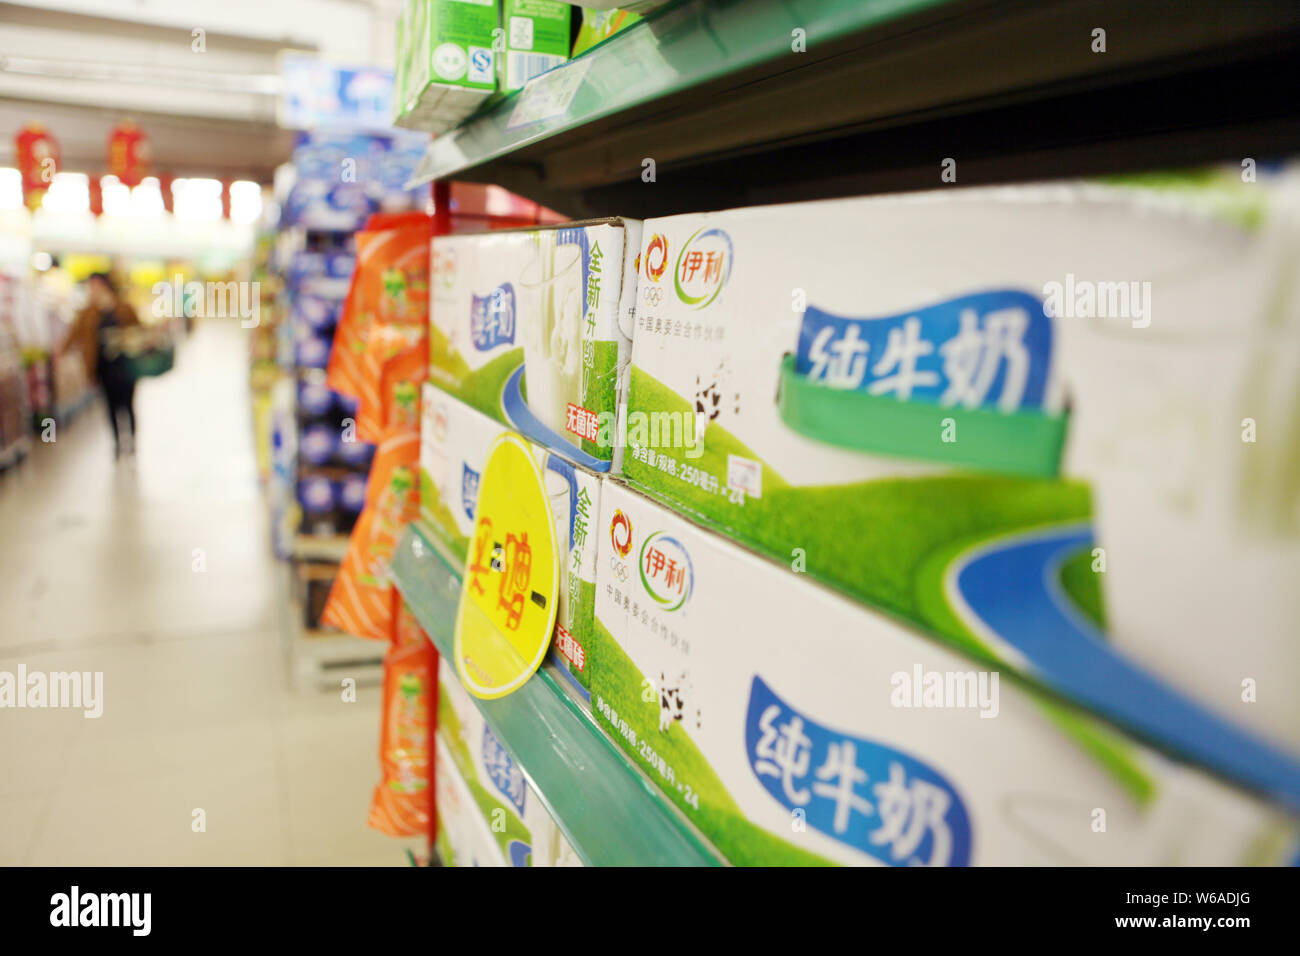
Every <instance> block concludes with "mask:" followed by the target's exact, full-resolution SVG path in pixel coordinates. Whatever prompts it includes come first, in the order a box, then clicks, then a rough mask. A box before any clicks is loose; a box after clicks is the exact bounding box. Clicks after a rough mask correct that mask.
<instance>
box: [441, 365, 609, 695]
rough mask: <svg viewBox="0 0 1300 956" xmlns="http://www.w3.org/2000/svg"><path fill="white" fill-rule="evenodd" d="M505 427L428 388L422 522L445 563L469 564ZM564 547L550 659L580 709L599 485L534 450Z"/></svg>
mask: <svg viewBox="0 0 1300 956" xmlns="http://www.w3.org/2000/svg"><path fill="white" fill-rule="evenodd" d="M508 431H509V429H508V428H506V426H504V425H502V424H500V423H499V422H496V421H494V420H493V419H491V418H488V417H487V416H486V415H484V414H482V413H480V412H476V411H475V410H474V409H472V408H470V407H469V406H468V405H466V404H464V403H463V402H460V401H458V400H457V399H455V398H452V397H451V396H450V395H448V394H446V393H445V392H442V391H440V390H439V389H437V388H435V387H434V386H432V385H429V384H427V383H426V384H425V385H424V392H423V396H422V407H421V415H420V478H419V480H420V518H421V520H422V521H423V522H424V524H425V526H426V527H427V528H428V529H429V530H430V531H431V532H432V533H433V535H434V536H435V537H436V538H437V539H438V541H439V542H440V543H441V544H443V545H444V546H445V547H446V550H447V551H448V554H449V557H451V558H453V559H455V561H456V562H457V563H458V564H459V565H460V566H462V567H463V566H464V564H465V562H466V561H467V559H468V558H469V557H470V551H471V548H472V541H471V538H472V536H473V533H474V518H475V506H476V503H477V501H478V487H479V480H480V478H481V477H482V475H483V470H484V466H485V464H486V462H487V458H488V452H489V449H490V448H491V447H492V443H493V442H494V441H495V440H496V439H497V438H498V436H500V435H502V434H505V433H506V432H508ZM532 447H533V449H534V454H535V456H536V458H537V462H538V464H539V465H540V466H541V468H542V473H543V475H544V476H545V480H546V488H547V494H548V495H549V497H550V501H551V509H552V511H553V512H554V515H555V529H556V540H557V541H560V542H563V545H562V547H563V549H564V555H563V560H562V561H561V563H560V581H561V588H560V596H559V610H558V611H557V616H556V628H555V640H554V642H553V643H552V648H551V657H552V659H553V660H554V662H555V663H556V664H557V666H558V667H559V668H560V670H561V673H563V674H565V675H567V676H568V678H569V683H570V684H571V685H573V686H571V687H570V688H569V689H570V690H571V691H572V692H573V693H574V694H575V695H576V696H577V697H578V698H579V699H580V700H583V701H585V700H586V698H587V696H588V690H587V689H588V688H589V687H590V686H591V670H590V668H589V667H588V664H587V660H586V652H585V647H586V644H587V642H588V640H589V634H590V630H591V614H592V604H593V601H594V593H595V586H596V585H595V581H596V551H597V543H596V536H595V534H594V533H592V530H591V529H592V527H593V525H594V523H595V521H596V519H597V514H598V512H599V509H600V490H601V482H600V479H599V478H598V477H597V476H596V475H595V474H593V473H592V472H590V471H587V470H585V469H583V468H579V467H577V466H575V465H573V464H571V463H570V462H568V461H567V460H565V459H564V458H563V457H561V456H560V455H558V454H556V453H554V452H548V451H545V450H544V449H542V448H540V447H538V446H536V445H533V446H532Z"/></svg>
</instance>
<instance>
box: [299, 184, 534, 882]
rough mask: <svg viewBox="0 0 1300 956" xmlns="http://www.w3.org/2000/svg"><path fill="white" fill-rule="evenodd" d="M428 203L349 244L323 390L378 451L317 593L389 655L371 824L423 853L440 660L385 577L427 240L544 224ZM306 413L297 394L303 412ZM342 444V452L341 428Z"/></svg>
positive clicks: (338, 621) (402, 470)
mask: <svg viewBox="0 0 1300 956" xmlns="http://www.w3.org/2000/svg"><path fill="white" fill-rule="evenodd" d="M435 202H436V204H437V205H438V206H439V207H440V214H438V215H436V216H429V215H425V214H423V213H407V214H376V215H372V216H371V217H370V219H369V220H368V221H367V223H366V224H365V228H364V229H362V230H361V231H359V232H358V233H356V235H355V247H356V252H357V261H356V268H355V270H354V271H353V273H352V276H351V281H350V283H349V285H348V289H347V293H346V298H345V300H344V302H343V304H342V308H341V317H340V319H339V320H338V322H337V323H336V326H337V328H336V329H333V330H332V334H333V343H332V349H331V350H330V352H329V358H328V362H327V368H326V372H325V374H324V379H323V382H321V383H320V387H321V388H322V389H323V390H324V391H325V392H327V393H328V394H330V395H335V396H346V398H347V400H348V401H349V402H350V417H349V419H348V422H350V423H351V424H352V425H353V426H354V431H355V434H354V435H352V436H351V440H354V441H361V442H367V443H370V444H371V445H372V446H373V447H374V448H375V451H374V456H373V462H372V464H371V467H370V472H369V476H368V482H367V485H366V486H365V487H364V488H363V489H362V491H361V496H360V498H361V500H360V506H359V512H360V516H359V518H358V519H357V521H356V522H355V527H354V528H353V529H352V531H351V535H350V538H349V540H348V543H347V548H346V553H345V555H344V557H343V560H342V563H341V565H340V566H339V569H338V573H337V575H336V576H335V577H334V578H333V580H332V582H330V583H329V584H328V585H326V584H324V582H323V583H322V587H323V590H324V592H325V594H326V597H325V600H324V603H323V606H322V608H321V612H320V620H321V621H322V623H324V624H326V625H328V626H331V627H335V628H338V629H339V630H341V631H343V632H345V633H347V634H350V635H352V636H354V637H358V638H366V639H370V640H374V641H379V642H384V643H385V644H386V645H387V648H388V650H387V653H386V654H385V657H384V704H383V707H384V716H383V724H382V733H381V735H380V765H381V767H382V769H383V773H384V779H383V781H382V782H381V783H380V785H379V786H378V787H376V789H375V793H374V799H373V800H372V804H371V812H370V818H369V822H370V825H371V826H372V827H374V828H376V829H378V830H380V831H382V832H384V833H387V834H389V835H392V836H417V835H424V836H426V837H427V838H428V839H429V840H430V842H432V839H433V836H434V835H433V833H432V832H431V820H432V814H431V805H430V800H431V799H432V796H433V788H432V786H431V780H432V776H431V775H432V774H433V772H434V764H435V763H436V760H437V758H436V757H435V755H434V754H433V753H432V752H431V745H432V729H433V726H434V724H435V721H436V709H435V701H436V700H437V699H438V698H437V695H436V686H437V681H438V678H437V674H436V667H437V655H436V653H435V652H434V650H433V647H432V645H431V644H430V642H429V640H428V638H427V637H426V636H425V635H424V634H423V632H422V631H421V629H420V627H419V625H418V623H416V622H415V619H414V617H413V616H412V615H411V614H410V613H409V611H408V610H407V609H406V608H405V607H404V606H403V603H402V600H401V597H400V595H399V594H398V592H397V590H396V588H395V586H394V583H393V579H392V573H391V562H392V558H393V553H394V550H395V549H396V547H397V544H398V541H399V539H400V536H401V533H402V531H403V529H404V528H405V527H406V526H407V525H408V524H409V523H410V522H412V521H413V520H414V519H415V518H416V516H417V513H418V508H419V486H418V484H417V480H416V469H417V467H418V459H419V446H420V428H421V422H420V385H421V384H422V383H423V382H424V381H425V379H426V378H427V377H428V372H429V354H430V347H429V333H430V326H429V302H430V287H431V283H430V254H431V251H432V250H431V244H430V240H431V238H432V237H433V236H434V235H437V234H438V233H440V232H445V231H461V230H484V229H491V228H502V227H508V226H515V225H520V224H523V223H535V222H537V221H538V219H539V218H542V217H543V215H549V214H546V213H545V211H544V210H542V209H540V208H539V207H537V206H536V205H534V204H531V203H525V202H521V201H519V200H518V199H516V198H515V197H511V196H509V195H507V194H504V193H502V192H501V191H500V190H494V189H485V188H484V187H478V186H467V187H462V186H459V185H458V186H456V187H455V188H451V187H448V188H446V189H443V190H440V191H439V193H438V195H437V197H436V200H435ZM304 403H305V398H304V396H303V395H302V394H301V393H300V396H299V407H300V409H301V408H302V407H303V406H304ZM304 434H305V433H304ZM343 434H344V441H348V440H349V435H348V432H347V429H346V428H345V429H344V433H343ZM449 779H450V778H447V779H445V780H444V781H443V783H446V782H447V780H449ZM520 799H521V800H522V796H521V798H520ZM520 812H522V807H521V810H520ZM556 852H557V853H558V844H556ZM511 853H512V854H517V850H512V851H511ZM512 858H514V856H512Z"/></svg>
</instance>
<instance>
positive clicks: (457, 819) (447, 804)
mask: <svg viewBox="0 0 1300 956" xmlns="http://www.w3.org/2000/svg"><path fill="white" fill-rule="evenodd" d="M438 678H439V679H438V734H437V745H438V746H437V761H438V764H437V776H436V778H435V779H436V788H437V796H438V805H437V806H438V835H437V840H436V843H437V846H438V851H439V855H440V856H441V857H442V858H443V861H444V862H445V863H448V864H449V865H452V866H581V865H582V863H581V861H580V860H579V859H578V856H577V854H576V853H575V852H574V850H573V847H572V846H571V845H570V844H569V841H568V840H567V839H565V837H564V834H563V833H562V832H561V830H560V828H559V826H558V824H556V822H555V820H554V818H552V817H551V815H550V813H549V811H548V810H547V809H546V807H545V805H544V804H543V803H542V801H541V798H540V797H539V796H538V795H537V791H535V790H534V789H533V788H532V787H531V786H530V785H529V784H528V781H527V780H526V779H525V778H524V773H523V770H522V769H521V768H520V766H519V764H518V763H517V762H516V761H515V760H514V758H513V757H512V756H511V755H510V753H509V751H507V750H506V748H505V746H504V745H503V744H502V743H501V741H500V740H499V739H498V738H497V736H496V735H495V734H493V733H492V731H491V729H490V728H489V727H488V726H487V723H486V722H485V721H484V720H483V716H482V714H481V713H479V710H478V708H477V707H475V706H474V702H473V701H472V700H471V699H470V696H469V695H468V694H467V693H466V692H465V690H464V688H462V687H461V686H460V683H459V682H458V681H457V680H456V674H455V671H454V669H453V668H452V667H451V666H450V665H449V664H448V663H447V661H446V660H445V659H443V660H441V661H439V665H438Z"/></svg>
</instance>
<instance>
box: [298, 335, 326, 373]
mask: <svg viewBox="0 0 1300 956" xmlns="http://www.w3.org/2000/svg"><path fill="white" fill-rule="evenodd" d="M331 344H332V343H331V340H330V339H327V338H323V337H322V336H319V335H307V336H304V337H303V338H300V339H299V340H298V343H297V347H296V350H295V351H296V357H297V362H298V364H299V365H300V366H302V367H303V368H324V367H325V366H326V365H328V364H329V360H330V345H331Z"/></svg>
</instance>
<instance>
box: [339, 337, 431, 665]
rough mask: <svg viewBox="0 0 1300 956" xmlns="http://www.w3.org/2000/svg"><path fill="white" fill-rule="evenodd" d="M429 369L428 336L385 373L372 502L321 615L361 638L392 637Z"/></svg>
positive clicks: (415, 502) (415, 508) (415, 493)
mask: <svg viewBox="0 0 1300 956" xmlns="http://www.w3.org/2000/svg"><path fill="white" fill-rule="evenodd" d="M427 372H428V355H427V349H426V347H425V345H424V343H423V341H420V342H418V343H417V344H416V345H413V346H411V347H410V348H408V349H407V350H406V351H404V352H402V353H401V354H400V355H396V356H394V357H393V358H391V359H390V360H389V361H388V362H387V363H386V365H385V367H384V370H383V372H382V374H381V375H380V382H381V389H380V391H382V395H383V399H384V401H383V403H382V407H383V409H384V415H383V431H382V434H381V436H380V441H379V444H378V446H377V447H376V448H375V456H374V459H373V460H372V462H371V465H370V481H369V484H368V485H367V487H366V504H365V508H364V509H363V510H362V512H361V517H360V518H359V519H358V521H357V524H356V527H355V528H354V529H353V531H352V537H351V538H350V540H349V541H348V550H347V553H346V554H345V555H344V558H343V562H342V564H341V565H340V566H339V572H338V574H337V575H335V578H334V584H333V586H332V587H331V588H330V595H329V599H328V600H327V601H326V603H325V610H324V612H323V613H322V615H321V620H322V621H323V622H324V623H326V624H329V625H332V626H333V627H337V628H341V629H342V630H344V631H346V632H348V633H349V634H355V635H356V636H357V637H366V638H371V639H372V640H386V639H388V637H389V635H390V634H391V629H392V620H391V618H392V613H393V612H392V601H391V595H392V594H393V593H394V590H395V589H394V587H393V583H392V576H391V571H390V562H391V561H392V558H393V552H394V550H396V548H397V542H398V539H399V538H400V537H401V534H402V530H403V529H404V528H405V527H406V525H407V524H409V523H410V522H412V521H414V520H415V519H416V517H417V516H418V514H419V509H420V494H419V486H418V481H417V475H418V468H419V457H420V407H419V384H418V383H420V382H422V381H423V380H424V378H425V376H426V374H427Z"/></svg>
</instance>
